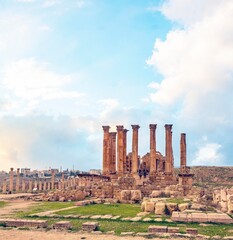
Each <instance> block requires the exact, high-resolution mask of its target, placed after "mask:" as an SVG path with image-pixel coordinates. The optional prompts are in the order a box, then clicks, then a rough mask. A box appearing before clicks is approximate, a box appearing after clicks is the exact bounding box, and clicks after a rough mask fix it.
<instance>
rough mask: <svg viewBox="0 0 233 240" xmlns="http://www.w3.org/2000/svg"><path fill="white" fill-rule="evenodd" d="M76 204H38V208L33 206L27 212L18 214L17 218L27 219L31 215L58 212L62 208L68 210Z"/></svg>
mask: <svg viewBox="0 0 233 240" xmlns="http://www.w3.org/2000/svg"><path fill="white" fill-rule="evenodd" d="M73 205H74V203H72V202H38V204H37V205H36V206H33V207H31V208H29V209H27V211H21V212H18V213H17V214H16V217H20V218H21V217H25V216H28V215H30V214H34V213H39V212H46V211H52V210H58V209H62V208H67V207H71V206H73Z"/></svg>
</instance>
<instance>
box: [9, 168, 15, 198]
mask: <svg viewBox="0 0 233 240" xmlns="http://www.w3.org/2000/svg"><path fill="white" fill-rule="evenodd" d="M13 170H14V168H11V169H10V173H9V174H10V188H9V190H10V192H11V193H13V190H14V172H13Z"/></svg>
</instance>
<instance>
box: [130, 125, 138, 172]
mask: <svg viewBox="0 0 233 240" xmlns="http://www.w3.org/2000/svg"><path fill="white" fill-rule="evenodd" d="M131 126H132V129H133V139H132V174H137V173H138V166H139V162H138V129H139V128H140V126H139V125H131Z"/></svg>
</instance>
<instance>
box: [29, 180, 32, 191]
mask: <svg viewBox="0 0 233 240" xmlns="http://www.w3.org/2000/svg"><path fill="white" fill-rule="evenodd" d="M28 191H29V192H32V181H29V188H28Z"/></svg>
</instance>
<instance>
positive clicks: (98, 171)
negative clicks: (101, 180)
mask: <svg viewBox="0 0 233 240" xmlns="http://www.w3.org/2000/svg"><path fill="white" fill-rule="evenodd" d="M101 173H102V171H101V169H90V171H89V174H95V175H101Z"/></svg>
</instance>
